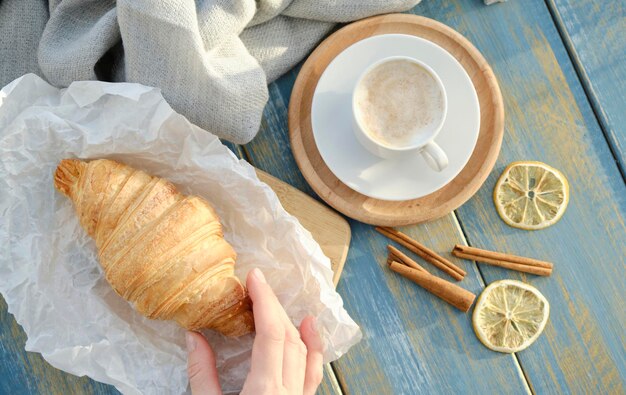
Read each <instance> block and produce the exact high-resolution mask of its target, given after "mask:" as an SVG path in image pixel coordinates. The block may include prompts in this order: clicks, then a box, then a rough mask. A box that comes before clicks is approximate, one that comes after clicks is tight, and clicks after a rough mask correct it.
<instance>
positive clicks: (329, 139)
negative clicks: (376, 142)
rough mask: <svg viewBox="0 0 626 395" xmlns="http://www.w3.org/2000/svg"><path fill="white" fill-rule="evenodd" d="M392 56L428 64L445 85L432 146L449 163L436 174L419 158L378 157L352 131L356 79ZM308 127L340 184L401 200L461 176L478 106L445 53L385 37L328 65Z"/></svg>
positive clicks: (400, 37)
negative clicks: (442, 115)
mask: <svg viewBox="0 0 626 395" xmlns="http://www.w3.org/2000/svg"><path fill="white" fill-rule="evenodd" d="M397 55H404V56H410V57H413V58H415V59H418V60H421V61H422V62H424V63H426V64H428V65H429V66H430V67H431V68H432V69H433V70H435V72H436V73H437V74H438V75H439V77H440V78H441V80H442V82H443V85H444V86H445V89H446V94H447V96H448V115H447V117H446V121H445V123H444V126H443V129H442V130H441V132H440V133H439V135H438V136H437V138H436V139H435V141H436V142H437V143H438V144H439V146H440V147H441V148H442V149H443V150H444V151H445V152H446V154H447V155H448V159H449V164H448V167H447V168H446V169H444V170H443V171H442V172H440V173H437V172H435V171H433V170H432V169H430V168H429V167H428V165H427V164H426V162H425V161H424V159H423V158H422V156H421V155H420V154H414V155H409V156H406V157H402V158H394V159H382V158H378V157H377V156H374V155H372V154H371V153H370V152H369V151H367V150H366V149H365V148H364V147H363V146H362V145H361V144H360V143H359V142H358V141H357V139H356V137H355V135H354V132H353V131H352V123H351V100H352V90H353V88H354V85H355V84H356V82H357V78H358V77H359V75H361V73H362V72H363V71H364V70H365V69H366V68H367V66H369V65H370V64H372V63H374V62H376V61H377V60H380V59H382V58H386V57H389V56H397ZM311 125H312V128H313V135H314V137H315V143H316V144H317V148H318V150H319V152H320V154H321V156H322V159H324V162H326V165H327V166H328V168H329V169H330V170H331V171H332V172H333V173H334V174H335V176H337V178H338V179H340V180H341V181H342V182H343V183H344V184H346V185H347V186H348V187H350V188H352V189H354V190H355V191H357V192H359V193H361V194H363V195H366V196H369V197H372V198H375V199H381V200H393V201H403V200H412V199H417V198H420V197H422V196H426V195H428V194H430V193H432V192H435V191H436V190H438V189H439V188H441V187H443V186H444V185H446V184H447V183H448V182H450V181H451V180H452V179H453V178H454V177H456V176H457V174H459V173H460V172H461V170H462V169H463V167H465V165H466V164H467V161H468V160H469V158H470V156H471V155H472V152H473V151H474V146H475V145H476V141H477V139H478V133H479V127H480V107H479V104H478V96H477V95H476V90H475V89H474V85H473V84H472V81H471V80H470V78H469V76H468V75H467V73H466V72H465V70H464V69H463V66H461V64H460V63H459V62H458V61H457V60H456V59H455V58H454V57H453V56H452V55H450V54H449V53H448V52H447V51H446V50H444V49H443V48H441V47H439V46H438V45H436V44H433V43H431V42H430V41H427V40H424V39H422V38H419V37H415V36H409V35H404V34H385V35H378V36H374V37H370V38H367V39H364V40H361V41H359V42H357V43H355V44H353V45H352V46H350V47H348V48H346V49H345V50H344V51H343V52H342V53H340V54H339V55H337V57H336V58H335V59H334V60H333V61H332V62H331V63H330V64H329V65H328V67H327V68H326V70H325V71H324V73H323V74H322V76H321V77H320V80H319V82H318V84H317V87H316V88H315V93H314V96H313V103H312V106H311Z"/></svg>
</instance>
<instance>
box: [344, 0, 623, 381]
mask: <svg viewBox="0 0 626 395" xmlns="http://www.w3.org/2000/svg"><path fill="white" fill-rule="evenodd" d="M608 3H609V2H603V3H602V4H606V5H607V6H608ZM452 4H453V5H452V6H451V7H450V8H449V9H447V10H446V9H444V10H440V9H439V7H438V6H435V5H431V3H428V2H424V5H423V6H421V7H419V8H418V9H416V12H420V13H421V12H425V13H426V14H431V15H435V16H437V17H440V18H442V21H444V22H446V23H449V24H452V25H453V26H454V27H456V28H458V29H459V30H460V31H461V32H462V33H464V34H465V35H467V37H468V38H469V39H470V40H471V41H472V42H474V44H476V45H477V47H478V48H479V49H480V50H481V51H482V52H483V54H484V55H485V56H486V57H487V59H489V60H491V63H492V67H493V68H494V71H495V72H496V74H497V75H498V76H499V81H500V86H501V87H502V90H503V95H504V98H505V104H506V110H505V112H506V114H507V115H506V118H507V119H506V130H507V135H505V137H504V143H503V148H502V152H501V155H500V159H499V161H498V164H497V165H496V169H495V171H494V172H493V173H492V175H491V177H490V178H489V180H488V182H487V183H486V185H485V186H484V187H483V188H482V189H481V190H480V191H479V193H478V194H477V196H475V197H474V198H473V199H472V200H470V201H469V202H468V203H467V204H466V205H464V206H463V207H461V208H460V209H459V210H458V215H459V218H460V221H461V223H462V225H463V229H464V230H465V232H466V235H467V237H468V240H469V242H470V244H472V245H475V246H477V247H484V248H488V249H493V250H500V251H507V252H511V253H516V254H520V255H527V256H533V257H537V258H541V259H545V260H547V261H551V262H554V263H555V270H554V274H553V275H552V276H551V277H549V278H538V277H534V276H531V275H520V274H516V273H514V272H510V271H506V270H503V269H499V268H494V267H491V266H481V271H482V273H483V275H484V277H485V279H486V280H487V282H492V281H494V280H498V279H502V278H516V279H522V280H524V281H527V282H530V283H532V284H534V285H535V286H537V287H538V288H539V289H540V290H541V291H542V292H543V293H544V294H545V295H546V297H547V298H548V300H549V301H550V302H551V317H550V321H549V324H548V326H547V327H546V330H545V332H544V334H543V335H542V336H541V337H540V338H539V339H538V341H537V343H536V344H534V345H533V346H531V347H530V348H529V349H527V350H525V351H523V352H521V353H520V354H519V355H518V358H519V360H520V363H521V366H522V368H523V370H524V372H525V374H526V377H527V378H528V380H529V383H530V385H531V388H532V390H533V391H534V392H535V393H624V390H625V389H624V382H625V379H626V353H625V352H624V347H625V346H624V344H625V332H624V328H625V327H626V309H624V301H623V300H624V298H623V289H624V280H623V271H624V268H625V257H626V225H625V219H624V214H625V213H626V188H625V186H624V183H623V181H622V179H621V177H620V173H619V171H618V168H617V166H616V164H615V162H614V160H613V157H612V155H611V152H610V150H609V147H608V144H607V143H606V141H605V138H604V135H603V134H602V131H601V129H600V127H599V125H598V123H597V120H596V119H595V117H594V113H593V111H592V108H591V106H590V104H589V102H588V100H587V98H586V96H585V92H584V91H583V89H582V86H581V85H580V83H579V81H578V78H577V75H576V73H575V70H574V67H573V65H572V63H571V61H570V59H569V57H568V54H567V52H566V49H565V47H564V45H563V42H562V41H561V39H560V37H559V35H558V32H557V30H556V28H555V26H554V23H553V21H552V19H551V18H550V15H549V14H548V12H547V8H546V6H545V3H544V2H543V1H540V0H536V1H535V0H532V1H531V0H527V1H523V2H521V1H513V2H508V3H506V4H504V5H499V6H493V7H488V8H486V9H485V8H482V7H481V6H479V5H478V2H469V1H466V2H460V1H458V2H452ZM623 33H624V32H622V34H623ZM622 37H623V36H622ZM621 106H622V108H623V101H622V102H621ZM622 111H623V110H622ZM622 126H623V125H622ZM523 159H529V160H540V161H544V162H546V163H548V164H550V165H552V166H555V167H556V168H558V169H560V170H561V171H563V173H564V174H565V175H566V177H568V179H569V181H570V185H571V199H570V203H569V208H568V210H567V212H566V213H565V216H564V217H563V219H562V220H561V221H560V222H559V223H558V224H556V225H555V226H553V227H551V228H548V229H545V230H541V231H536V232H527V231H522V230H517V229H513V228H510V227H508V226H506V225H505V224H504V223H503V222H502V221H501V220H500V219H499V217H498V215H497V213H496V211H495V209H494V207H493V203H492V197H491V193H492V188H493V186H494V184H495V181H496V179H497V177H498V175H499V173H500V172H501V171H502V170H503V168H504V167H505V165H506V164H508V163H509V162H511V161H514V160H523ZM348 265H349V263H348Z"/></svg>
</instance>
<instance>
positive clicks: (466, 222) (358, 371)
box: [0, 0, 626, 394]
mask: <svg viewBox="0 0 626 395" xmlns="http://www.w3.org/2000/svg"><path fill="white" fill-rule="evenodd" d="M546 2H547V3H548V4H547V5H546ZM546 2H544V1H543V0H524V1H509V2H507V3H502V4H496V5H493V6H489V7H487V6H484V5H483V3H482V1H480V0H449V1H446V2H438V1H432V0H430V1H429V0H426V1H423V2H422V3H421V4H420V5H418V6H417V7H415V8H414V9H413V10H412V12H413V13H415V14H420V15H424V16H427V17H430V18H434V19H436V20H438V21H440V22H443V23H445V24H447V25H450V26H451V27H453V28H454V29H456V30H458V31H459V32H460V33H462V34H463V35H464V36H466V37H467V38H468V39H469V40H470V41H471V42H472V43H473V44H474V45H475V46H476V47H477V48H478V49H479V50H480V51H481V53H482V54H483V55H484V56H485V58H486V59H487V61H488V62H489V63H490V64H491V66H492V68H493V70H494V72H495V74H496V76H497V77H498V80H499V83H500V87H501V89H502V94H503V97H504V102H505V111H506V114H507V119H506V123H505V130H506V133H505V138H504V140H503V145H502V151H501V155H500V158H499V159H498V162H497V164H496V168H495V169H494V171H493V172H492V173H491V174H490V176H489V178H488V179H487V181H486V183H485V185H484V186H483V187H482V188H481V189H480V190H479V192H478V193H477V194H476V195H475V196H474V197H473V198H472V199H470V201H469V202H467V203H466V204H465V205H463V206H462V207H461V208H460V209H459V210H457V212H456V214H450V215H448V216H446V217H443V218H441V219H439V220H436V221H434V222H431V223H426V224H422V225H416V226H410V227H406V228H403V229H402V230H403V231H404V232H406V233H408V234H409V235H411V236H412V237H415V238H417V239H419V240H420V241H421V242H423V243H424V244H426V245H428V246H429V247H431V248H433V249H434V250H435V251H437V252H438V253H440V254H442V255H444V256H446V257H448V258H450V259H451V260H452V261H453V262H454V263H455V264H458V265H460V266H461V267H463V268H464V269H466V270H467V271H468V275H467V277H466V279H465V280H463V281H462V282H460V283H459V285H461V286H462V287H464V288H466V289H468V290H470V291H472V292H480V291H481V290H482V288H483V287H484V286H485V283H490V282H492V281H495V280H498V279H502V278H514V279H521V280H522V281H525V282H529V283H531V284H533V285H535V286H536V287H537V288H539V290H540V291H541V292H542V293H543V294H544V295H545V296H546V297H547V298H548V300H549V301H550V304H551V317H550V320H549V322H548V324H547V326H546V329H545V331H544V333H543V335H542V336H541V337H540V338H539V339H538V341H537V342H536V343H535V344H534V345H532V346H531V347H530V348H528V349H526V350H524V351H523V352H521V353H519V354H516V355H503V354H499V353H495V352H491V351H489V350H487V349H486V348H484V347H483V346H482V345H481V344H480V343H479V341H478V340H477V339H476V337H475V336H474V334H473V331H472V328H471V319H470V316H469V315H466V314H463V313H460V312H458V311H456V310H455V309H454V308H452V307H450V306H448V305H446V304H445V303H444V302H441V301H439V300H437V299H436V298H433V297H432V296H431V295H430V294H428V293H427V292H425V291H423V290H422V289H420V288H418V287H417V286H415V285H414V284H412V283H410V282H408V281H406V280H404V279H403V278H400V277H399V276H397V275H395V274H394V273H391V272H389V271H387V270H385V269H386V268H385V267H384V262H385V258H386V251H385V245H386V244H387V240H385V239H384V238H383V237H382V236H381V235H379V234H378V233H376V232H375V231H374V230H373V228H372V227H371V226H369V225H365V224H363V223H360V222H357V221H349V222H350V225H351V228H352V247H351V249H350V251H349V253H348V259H347V263H346V266H345V269H344V273H343V276H342V279H341V281H340V282H339V285H338V291H339V292H340V293H341V294H342V295H343V297H344V301H345V305H346V309H347V310H348V311H349V312H350V313H351V314H352V316H353V317H354V318H355V320H356V321H357V322H358V323H359V324H361V326H362V328H363V330H364V335H365V338H364V340H363V341H362V342H361V343H360V344H358V345H357V346H356V347H354V348H353V349H352V350H351V351H350V352H349V353H348V354H347V355H346V356H344V357H342V358H341V359H339V360H338V361H336V362H335V363H333V366H332V369H331V368H330V367H328V366H327V367H326V369H325V371H326V375H325V381H324V383H323V385H322V386H321V387H320V391H319V393H320V394H338V393H342V392H343V393H352V394H392V393H393V394H404V393H406V394H414V393H450V394H452V393H463V394H485V393H486V394H491V393H529V392H531V391H532V392H533V393H537V394H552V393H555V394H556V393H581V394H582V393H593V394H623V393H624V392H625V391H626V389H625V388H624V387H625V386H626V384H625V382H626V361H625V359H626V352H625V348H626V332H625V331H624V328H626V309H625V308H624V301H623V300H624V298H623V289H624V285H625V281H624V275H623V273H624V269H625V265H626V259H625V257H626V221H625V219H624V215H625V213H626V187H625V185H624V182H623V179H622V177H621V175H620V173H619V169H618V165H617V164H616V162H615V160H616V158H615V157H614V156H613V155H612V152H611V150H610V145H609V143H608V142H607V138H606V137H605V135H604V134H603V131H602V128H604V130H605V131H607V134H606V136H607V137H608V139H609V141H610V144H611V145H612V147H613V153H615V152H618V155H617V156H618V157H619V158H618V159H619V160H620V161H621V164H622V165H623V162H624V161H623V158H624V156H623V152H624V151H623V149H622V148H619V147H624V143H623V142H622V143H620V141H623V140H620V139H623V136H624V131H623V127H624V125H626V123H625V122H624V118H621V117H623V116H624V115H623V114H624V113H626V111H624V100H623V97H624V95H623V92H624V88H623V86H624V85H623V81H624V80H623V75H624V73H625V72H626V71H625V69H624V61H623V54H624V37H625V36H626V31H625V30H626V29H625V28H624V17H623V5H624V3H623V1H622V2H620V1H614V2H612V1H593V0H546ZM548 6H550V8H549V7H548ZM555 6H556V8H554V7H555ZM620 7H621V8H620ZM550 9H552V10H553V14H552V15H551V13H550ZM555 10H556V11H555ZM553 16H554V19H553ZM555 20H556V23H557V24H562V25H563V26H565V28H563V26H561V33H563V32H564V33H565V34H564V35H563V37H562V36H561V35H560V34H559V30H558V29H557V24H555ZM605 36H606V37H605ZM568 50H569V52H568ZM620 59H621V60H620ZM587 62H589V66H587ZM577 68H578V73H577ZM298 70H299V68H298V67H296V68H294V70H292V71H291V72H289V73H287V75H285V76H284V77H282V78H281V79H280V80H278V81H277V82H276V83H273V84H271V85H270V86H269V89H270V102H269V103H268V106H267V107H266V109H265V113H264V115H265V116H264V120H263V125H262V130H261V132H260V134H259V136H258V137H257V138H256V139H255V140H254V141H253V142H252V143H251V144H248V145H247V146H246V147H244V148H245V149H244V150H242V149H241V147H235V149H236V150H237V152H240V153H241V154H242V155H245V158H247V159H248V160H249V161H250V162H252V163H253V164H254V165H255V166H257V167H259V168H261V169H264V170H266V171H268V172H269V173H271V174H273V175H274V176H276V177H278V178H280V179H282V180H283V181H286V182H288V183H289V184H291V185H294V186H296V187H297V188H298V189H301V190H302V191H304V192H306V193H308V194H310V195H311V196H313V197H315V198H317V197H316V196H315V194H314V193H313V191H312V189H311V188H310V187H309V186H308V184H307V183H306V181H305V180H304V178H303V177H302V175H301V174H300V172H299V171H298V170H297V167H296V164H295V161H294V158H293V156H292V155H291V153H290V148H289V139H288V129H287V107H288V103H289V96H290V93H291V89H292V87H293V83H294V81H295V78H296V76H297V72H298ZM581 70H582V71H584V73H582V72H581ZM611 75H617V76H622V77H620V79H613V78H610V77H609V76H611ZM581 78H582V80H581ZM612 81H617V82H614V83H613V85H614V86H612V85H611V84H612ZM585 84H586V85H585ZM620 84H621V85H620ZM620 93H621V95H620ZM587 94H589V97H588V96H587ZM616 147H617V148H616ZM618 148H619V149H618ZM522 159H529V160H540V161H544V162H546V163H548V164H550V165H552V166H555V167H557V168H558V169H560V170H562V171H563V172H564V174H565V175H566V176H567V177H568V179H569V181H570V184H571V200H570V206H569V207H568V209H567V212H566V213H565V215H564V217H563V218H562V220H561V221H560V222H559V223H557V224H556V225H554V226H553V227H551V228H548V229H545V230H541V231H536V232H526V231H521V230H517V229H513V228H510V227H508V226H506V225H505V224H504V223H503V222H502V221H501V220H500V219H499V217H498V216H497V214H496V211H495V209H494V208H493V205H492V203H491V192H492V190H491V189H492V188H493V185H494V184H495V181H496V179H497V177H498V176H499V173H500V172H501V171H502V170H503V169H504V167H505V165H506V164H508V163H509V162H512V161H514V160H522ZM318 199H319V198H318ZM466 242H469V244H471V245H474V246H476V247H483V248H488V249H493V250H501V251H507V252H510V253H515V254H519V255H525V256H533V257H537V258H540V259H544V260H548V261H551V262H554V264H555V267H554V273H553V275H552V276H551V277H548V278H537V277H534V276H530V275H528V276H527V275H523V274H517V273H514V272H511V271H507V270H504V269H500V268H495V267H490V266H487V265H480V264H479V265H476V264H474V263H472V262H469V261H464V260H459V259H456V258H454V257H451V256H449V255H448V254H447V253H448V252H449V251H450V250H451V249H452V247H453V245H454V244H456V243H466ZM425 267H426V268H428V270H431V271H432V272H433V273H435V274H436V271H435V269H432V268H430V267H428V266H427V265H425ZM24 342H25V336H24V334H23V331H22V330H21V328H20V327H19V326H18V325H17V324H15V321H14V320H13V318H12V316H11V315H10V314H7V312H6V305H5V304H4V303H3V302H0V361H1V362H0V377H2V380H0V393H1V394H4V393H7V394H31V393H44V394H48V393H53V394H57V393H58V394H74V393H76V394H110V393H116V391H115V390H114V389H113V387H110V386H106V385H103V384H99V383H95V382H93V381H92V380H89V379H87V378H77V377H74V376H71V375H68V374H65V373H63V372H61V371H58V370H56V369H54V368H52V367H50V366H49V365H47V364H46V363H45V361H43V359H42V358H41V356H39V355H38V354H31V353H26V352H25V351H24ZM335 375H336V376H335Z"/></svg>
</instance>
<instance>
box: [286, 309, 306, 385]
mask: <svg viewBox="0 0 626 395" xmlns="http://www.w3.org/2000/svg"><path fill="white" fill-rule="evenodd" d="M284 315H285V317H284V319H285V320H286V321H287V324H286V326H287V330H286V337H285V350H284V352H283V386H284V387H285V389H286V390H287V393H288V394H300V393H302V388H303V386H304V372H305V369H306V355H307V349H306V346H305V345H304V343H303V342H302V340H301V339H300V333H299V332H298V330H297V329H296V328H295V327H294V326H293V324H292V323H291V321H289V319H288V318H287V314H284Z"/></svg>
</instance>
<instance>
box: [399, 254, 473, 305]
mask: <svg viewBox="0 0 626 395" xmlns="http://www.w3.org/2000/svg"><path fill="white" fill-rule="evenodd" d="M389 268H390V269H391V270H393V271H394V272H396V273H398V274H400V275H401V276H403V277H405V278H407V279H409V280H411V281H413V282H414V283H415V284H417V285H419V286H420V287H422V288H424V289H425V290H427V291H428V292H430V293H432V294H433V295H435V296H437V297H438V298H440V299H442V300H444V301H446V302H448V303H449V304H451V305H452V306H454V307H456V308H457V309H459V310H461V311H464V312H466V311H468V310H469V309H470V307H471V306H472V304H473V303H474V299H476V295H474V294H473V293H471V292H470V291H468V290H466V289H463V288H461V287H459V286H458V285H456V284H453V283H451V282H449V281H446V280H444V279H441V278H439V277H437V276H433V275H432V274H430V273H428V272H426V271H420V270H416V269H413V268H411V267H409V266H406V265H403V264H402V263H399V262H396V261H392V262H391V264H390V265H389Z"/></svg>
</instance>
